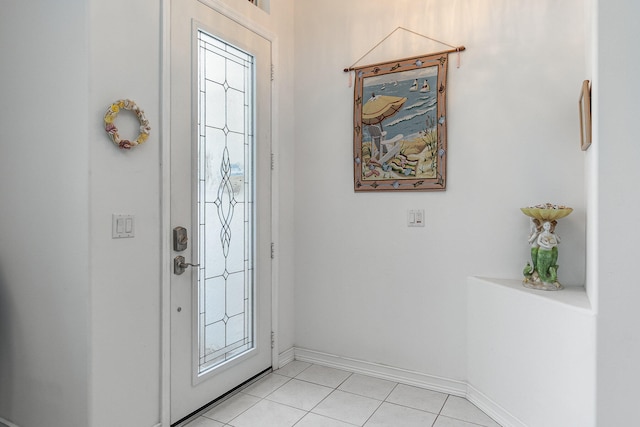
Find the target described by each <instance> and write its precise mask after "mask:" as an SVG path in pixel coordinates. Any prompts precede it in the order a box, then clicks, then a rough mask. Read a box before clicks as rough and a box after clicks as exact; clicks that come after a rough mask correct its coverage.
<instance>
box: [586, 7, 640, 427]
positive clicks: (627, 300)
mask: <svg viewBox="0 0 640 427" xmlns="http://www.w3.org/2000/svg"><path fill="white" fill-rule="evenodd" d="M597 14H598V15H597V16H598V21H597V26H598V30H597V55H598V61H597V64H596V67H597V68H596V70H595V77H594V90H595V94H596V95H595V96H596V105H597V118H596V120H597V129H598V131H597V134H596V137H595V141H594V144H597V148H598V150H599V151H598V152H599V156H598V157H599V159H598V168H599V169H598V172H597V186H598V223H597V227H598V240H599V242H598V243H599V244H598V248H599V251H598V253H597V257H598V258H597V259H598V276H597V280H598V300H599V316H598V317H599V318H598V355H597V357H598V365H597V367H598V425H599V426H615V425H629V423H632V422H634V421H635V420H636V419H637V410H636V407H637V396H638V383H639V382H640V369H639V368H638V360H640V341H639V340H638V339H637V332H636V329H635V328H636V327H637V325H638V324H639V323H640V314H639V313H640V311H639V310H638V306H637V304H638V301H639V300H640V287H639V286H638V283H637V265H638V263H637V255H638V249H637V244H638V241H640V229H639V228H638V226H637V222H638V211H639V210H640V193H639V192H638V181H640V169H639V168H638V159H640V145H639V144H638V137H637V130H636V129H635V124H636V123H637V120H638V117H639V116H640V106H639V104H638V93H640V83H639V81H638V78H637V76H638V75H640V58H639V57H638V55H637V53H636V46H635V42H636V41H637V40H638V39H639V38H640V28H638V24H637V17H638V16H640V4H638V3H637V2H635V1H632V0H614V1H602V0H600V1H598V2H597Z"/></svg>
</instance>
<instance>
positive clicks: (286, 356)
mask: <svg viewBox="0 0 640 427" xmlns="http://www.w3.org/2000/svg"><path fill="white" fill-rule="evenodd" d="M295 356H296V355H295V352H294V349H293V347H291V348H290V349H289V350H285V351H283V352H282V353H280V355H279V356H278V366H274V367H273V370H274V371H275V370H276V369H279V368H282V367H283V366H284V365H286V364H287V363H289V362H293V360H294V359H295Z"/></svg>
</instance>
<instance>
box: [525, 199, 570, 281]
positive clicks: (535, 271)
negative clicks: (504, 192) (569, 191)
mask: <svg viewBox="0 0 640 427" xmlns="http://www.w3.org/2000/svg"><path fill="white" fill-rule="evenodd" d="M521 210H522V212H523V213H524V214H525V215H527V216H528V217H530V218H531V231H530V234H529V245H531V262H528V263H527V265H526V266H525V268H524V270H523V274H524V280H523V281H522V284H523V285H524V286H526V287H527V288H532V289H542V290H546V291H557V290H559V289H562V285H561V284H560V282H558V264H557V261H558V244H560V237H558V236H557V235H556V234H555V228H556V225H557V224H558V221H557V220H558V219H560V218H564V217H565V216H567V215H569V214H570V213H571V212H572V211H573V209H571V208H568V207H566V206H558V205H553V204H551V203H546V204H543V205H536V206H532V207H528V208H521Z"/></svg>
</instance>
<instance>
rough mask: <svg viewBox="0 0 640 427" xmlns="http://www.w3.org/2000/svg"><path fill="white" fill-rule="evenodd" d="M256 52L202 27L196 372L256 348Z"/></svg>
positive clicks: (199, 101)
mask: <svg viewBox="0 0 640 427" xmlns="http://www.w3.org/2000/svg"><path fill="white" fill-rule="evenodd" d="M253 61H254V59H253V57H252V56H251V55H249V54H247V53H245V52H243V51H241V50H239V49H236V48H235V47H233V46H231V45H229V44H228V43H225V42H224V41H222V40H219V39H217V38H215V37H213V36H211V35H209V34H206V33H204V32H203V31H198V95H199V97H198V112H199V114H198V118H199V123H198V131H199V132H198V143H199V144H198V180H199V182H198V220H197V223H198V224H199V236H198V241H199V257H198V258H199V263H200V266H201V268H200V274H199V277H198V307H199V318H198V347H199V361H198V373H199V374H202V373H205V372H207V371H209V370H211V369H212V368H214V367H216V366H217V365H219V364H221V363H224V362H226V361H227V360H229V359H232V358H234V357H235V356H238V355H240V354H242V353H244V352H245V351H247V350H250V349H251V348H253V345H254V336H253V330H254V327H253V322H254V318H253V293H254V291H253V272H254V268H253V259H254V256H253V235H254V232H253V217H254V209H253V206H254V202H253V192H254V185H253V175H252V173H251V170H252V167H253V152H254V150H253V140H254V138H253V137H254V135H253V111H252V108H251V106H252V105H253V101H252V97H253V81H254V76H253V75H254V72H253Z"/></svg>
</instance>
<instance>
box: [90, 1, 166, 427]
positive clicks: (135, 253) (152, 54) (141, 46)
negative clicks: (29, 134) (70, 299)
mask: <svg viewBox="0 0 640 427" xmlns="http://www.w3.org/2000/svg"><path fill="white" fill-rule="evenodd" d="M89 4H90V16H89V22H90V26H89V28H90V36H89V41H90V55H89V63H90V85H89V103H88V110H89V122H88V124H89V127H88V128H89V139H88V143H89V146H90V177H89V178H90V184H91V187H90V199H89V203H90V209H91V210H90V217H91V280H92V304H91V308H92V310H91V315H92V331H91V332H92V333H91V350H92V351H91V372H92V384H91V426H95V427H99V426H105V427H107V426H112V425H113V423H114V422H115V421H116V419H117V420H118V422H122V423H123V425H125V424H126V425H130V426H141V427H142V426H145V427H146V426H153V425H155V424H157V423H158V422H160V372H161V370H160V367H161V365H160V360H161V359H160V350H161V341H160V339H161V333H160V307H161V287H160V266H159V262H160V255H161V253H160V243H161V239H160V233H161V232H162V230H161V228H160V212H159V209H160V141H161V140H160V92H159V89H160V68H159V66H160V34H161V33H160V2H158V1H157V0H136V1H130V0H114V1H109V2H103V1H90V2H89ZM124 98H129V99H132V100H133V101H135V102H136V103H137V104H138V106H139V107H140V108H141V109H142V110H144V112H145V114H146V116H147V118H148V119H149V121H150V125H151V136H150V138H149V140H148V141H147V142H146V143H145V144H143V145H141V146H139V147H136V148H134V149H132V150H130V151H125V150H121V149H119V148H118V147H116V146H115V145H114V144H113V143H112V142H111V140H110V139H109V138H108V136H107V135H106V133H105V132H104V127H103V126H104V125H103V116H104V113H105V111H106V109H107V108H108V107H109V105H111V103H113V102H115V101H116V100H118V99H124ZM133 122H134V120H133V119H132V116H131V115H127V114H121V115H120V116H119V117H118V126H119V129H120V133H121V136H122V137H130V138H135V136H136V135H137V129H136V128H137V126H136V127H134V126H133ZM128 125H130V126H128ZM114 213H115V214H133V215H135V237H134V238H131V239H113V238H112V237H111V226H112V225H111V215H112V214H114ZM116 414H117V415H116ZM116 417H117V418H116Z"/></svg>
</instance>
